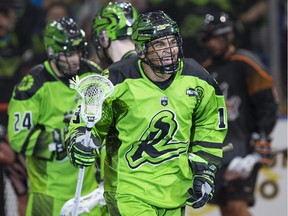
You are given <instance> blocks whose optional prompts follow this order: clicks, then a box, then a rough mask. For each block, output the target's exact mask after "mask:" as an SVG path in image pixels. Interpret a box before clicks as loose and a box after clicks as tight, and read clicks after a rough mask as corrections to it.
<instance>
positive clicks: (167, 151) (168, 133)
mask: <svg viewBox="0 0 288 216" xmlns="http://www.w3.org/2000/svg"><path fill="white" fill-rule="evenodd" d="M178 130H179V125H178V122H177V120H176V115H175V113H174V112H172V111H171V110H161V111H160V112H158V113H156V114H155V115H154V116H153V117H152V118H151V120H150V121H149V124H148V125H147V128H146V129H145V130H144V131H143V132H142V133H141V136H140V137H139V138H138V140H137V141H136V142H135V143H133V144H132V145H131V147H130V149H129V150H128V151H127V152H126V154H125V158H126V162H127V164H128V166H129V167H130V168H131V169H137V168H138V167H140V166H141V165H143V164H146V163H149V164H153V165H158V164H161V163H164V162H165V161H168V160H169V161H170V160H173V158H176V157H179V155H180V154H183V153H185V152H186V150H187V145H188V141H187V140H186V141H184V140H177V139H175V137H176V136H177V132H178Z"/></svg>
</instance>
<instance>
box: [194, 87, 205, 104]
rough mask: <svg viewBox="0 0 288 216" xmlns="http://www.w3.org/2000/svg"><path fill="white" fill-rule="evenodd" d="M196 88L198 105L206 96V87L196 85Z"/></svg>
mask: <svg viewBox="0 0 288 216" xmlns="http://www.w3.org/2000/svg"><path fill="white" fill-rule="evenodd" d="M195 90H196V91H197V95H196V97H197V104H196V106H199V104H200V102H201V101H202V99H203V97H204V89H203V88H202V87H201V86H196V88H195Z"/></svg>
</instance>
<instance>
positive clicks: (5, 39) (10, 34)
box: [0, 7, 22, 126]
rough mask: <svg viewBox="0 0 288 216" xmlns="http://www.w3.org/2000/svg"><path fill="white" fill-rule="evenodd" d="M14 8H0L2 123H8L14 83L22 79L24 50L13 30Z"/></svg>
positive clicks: (0, 108)
mask: <svg viewBox="0 0 288 216" xmlns="http://www.w3.org/2000/svg"><path fill="white" fill-rule="evenodd" d="M13 12H14V11H13V9H12V8H7V7H6V8H5V7H2V8H0V92H1V96H0V112H1V113H0V124H2V125H5V126H6V125H7V118H8V117H7V114H6V110H7V103H8V101H9V100H10V97H11V95H12V90H13V86H14V84H15V83H16V82H17V81H19V80H20V79H21V77H20V76H19V68H20V65H21V55H22V51H21V49H20V47H19V40H18V37H17V35H16V34H15V33H14V31H13V25H14V21H15V20H14V16H13Z"/></svg>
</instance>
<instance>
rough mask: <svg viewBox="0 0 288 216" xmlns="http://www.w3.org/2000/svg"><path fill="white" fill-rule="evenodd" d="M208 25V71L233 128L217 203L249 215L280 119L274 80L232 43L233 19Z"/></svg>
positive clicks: (212, 17)
mask: <svg viewBox="0 0 288 216" xmlns="http://www.w3.org/2000/svg"><path fill="white" fill-rule="evenodd" d="M203 23H204V24H203V26H202V28H201V31H200V33H199V38H200V41H201V43H202V45H203V46H204V47H205V48H206V49H207V50H208V51H209V52H210V57H209V58H208V59H207V60H206V61H205V62H204V63H203V66H204V67H205V68H206V69H207V70H208V71H209V72H211V73H212V75H213V76H214V77H215V79H216V80H217V81H218V83H219V86H220V88H221V90H222V92H223V94H224V97H225V100H226V106H227V112H228V123H229V130H228V133H227V137H226V139H225V141H224V144H227V143H230V142H231V143H233V145H234V151H231V152H228V153H226V154H225V157H224V159H223V161H222V164H223V165H222V168H221V169H220V170H219V172H218V173H217V175H216V189H215V194H214V197H213V199H212V203H214V204H217V205H219V206H220V209H221V213H222V215H223V216H230V215H233V216H247V215H250V213H249V211H248V206H253V205H254V202H255V200H254V189H255V183H256V178H257V173H258V170H259V163H257V162H258V161H259V162H260V164H261V163H262V164H267V163H268V161H269V157H270V150H271V146H270V145H271V138H270V137H269V134H270V133H271V131H272V129H273V128H274V125H275V122H276V119H277V104H276V101H275V97H274V95H273V79H272V77H271V76H270V75H268V74H267V72H266V69H265V67H264V65H263V63H261V62H260V60H259V59H258V58H257V57H256V56H255V55H254V54H252V53H251V52H249V51H248V50H243V49H238V50H237V49H236V48H235V46H234V45H233V44H232V42H233V39H234V33H233V23H232V22H231V20H230V19H229V16H228V14H226V13H223V12H220V13H213V14H207V15H206V16H205V19H204V21H203ZM252 135H253V136H252ZM255 153H256V154H255ZM257 157H258V158H257ZM255 163H256V165H255ZM254 165H255V166H254Z"/></svg>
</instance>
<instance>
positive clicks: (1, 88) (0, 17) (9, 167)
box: [0, 7, 27, 216]
mask: <svg viewBox="0 0 288 216" xmlns="http://www.w3.org/2000/svg"><path fill="white" fill-rule="evenodd" d="M14 23H15V14H14V10H13V9H12V7H0V92H1V96H0V127H1V129H0V163H1V164H5V165H6V166H5V172H6V175H7V177H8V178H9V179H10V181H11V183H12V186H13V188H14V191H15V193H16V195H17V200H18V212H19V215H20V216H24V215H25V209H26V202H27V176H26V170H25V161H24V157H23V156H22V155H21V154H16V153H15V152H14V151H13V150H12V149H11V148H10V146H9V144H8V139H7V133H6V127H7V124H8V115H7V108H8V102H9V100H10V98H11V96H12V91H13V87H14V85H15V84H16V82H18V81H20V79H21V78H22V76H23V75H24V74H22V71H21V64H22V49H21V48H20V45H19V40H18V37H17V35H16V34H15V32H14V31H13V30H14V29H13V26H14Z"/></svg>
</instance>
